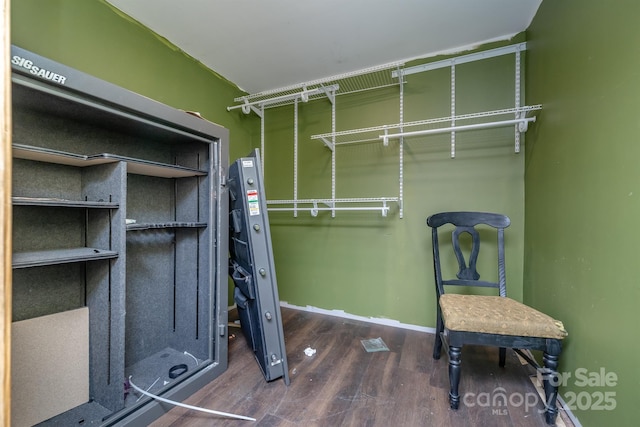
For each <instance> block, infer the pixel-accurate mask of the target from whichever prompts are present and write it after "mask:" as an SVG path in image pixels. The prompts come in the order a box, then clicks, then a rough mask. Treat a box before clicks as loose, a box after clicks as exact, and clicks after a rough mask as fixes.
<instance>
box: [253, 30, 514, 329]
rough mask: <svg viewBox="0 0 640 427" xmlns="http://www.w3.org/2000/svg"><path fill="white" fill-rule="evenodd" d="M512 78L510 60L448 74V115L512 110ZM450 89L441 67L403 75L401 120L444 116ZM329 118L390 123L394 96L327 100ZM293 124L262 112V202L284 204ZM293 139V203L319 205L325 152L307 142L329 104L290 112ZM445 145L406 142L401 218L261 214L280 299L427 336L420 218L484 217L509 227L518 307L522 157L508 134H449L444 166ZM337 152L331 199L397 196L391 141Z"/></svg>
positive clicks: (327, 188)
mask: <svg viewBox="0 0 640 427" xmlns="http://www.w3.org/2000/svg"><path fill="white" fill-rule="evenodd" d="M517 41H522V40H521V39H519V40H517ZM515 42H516V41H515V40H512V41H510V42H508V43H502V44H501V45H504V44H512V43H515ZM497 46H499V44H494V45H491V46H486V47H484V48H493V47H497ZM464 53H469V52H464ZM439 59H442V58H433V59H432V60H439ZM514 75H515V55H514V54H511V55H506V56H501V57H497V58H492V59H487V60H483V61H480V62H475V63H469V64H462V65H459V66H457V67H456V94H457V96H456V109H457V113H458V114H464V113H471V112H479V111H485V110H494V109H500V108H509V107H513V105H514V102H515V101H514V99H515V93H514V86H515V85H514ZM450 81H451V76H450V69H449V68H445V69H439V70H434V71H429V72H423V73H418V74H412V75H408V76H406V84H405V100H404V101H405V111H404V120H405V121H415V120H423V119H428V118H434V117H446V116H449V115H450V108H451V107H450V99H451V92H450ZM336 109H337V112H336V123H337V130H338V131H341V130H349V129H359V128H363V127H368V126H377V125H383V124H393V123H398V122H399V88H398V87H392V88H385V89H380V90H376V91H370V92H365V93H358V94H353V95H345V96H338V97H337V101H336ZM293 117H294V110H293V107H292V106H288V107H279V108H277V109H271V110H267V111H266V115H265V127H266V137H265V145H266V149H265V152H266V153H265V175H266V184H267V186H266V191H267V193H268V194H267V196H268V198H269V199H285V200H288V199H292V198H293V141H294V132H293ZM298 130H299V179H298V181H299V182H298V198H302V199H305V198H311V199H312V198H320V197H324V198H330V197H331V151H330V150H329V149H328V148H326V147H325V146H324V145H323V144H322V142H319V141H317V140H311V139H310V136H311V135H315V134H323V133H327V132H330V131H331V104H330V103H329V101H328V100H322V101H314V102H310V103H308V104H300V109H299V126H298ZM450 138H451V137H450V134H443V135H434V136H426V137H413V138H406V139H405V142H404V144H405V146H404V218H402V219H400V218H399V215H398V209H397V207H395V208H394V209H393V210H392V211H391V213H390V214H389V216H388V217H387V218H383V217H382V216H381V214H380V213H377V212H375V213H374V212H341V211H338V212H336V217H335V218H331V214H330V212H320V213H319V215H318V217H315V218H313V217H311V215H310V214H309V213H308V212H301V213H299V214H298V218H294V217H293V213H292V212H286V213H283V212H271V214H270V221H271V231H272V236H273V244H274V253H275V258H276V267H277V274H278V284H279V289H280V298H281V300H283V301H287V302H288V303H290V304H293V305H298V306H307V305H309V306H313V307H318V308H321V309H336V310H344V311H345V312H347V313H351V314H355V315H360V316H369V317H380V318H388V319H394V320H398V321H400V322H403V323H408V324H414V325H421V326H429V327H433V326H434V325H435V291H434V283H433V268H432V257H431V234H430V230H429V229H428V227H427V226H426V223H425V220H426V218H427V216H428V215H430V214H432V213H436V212H439V211H445V210H480V211H492V212H501V213H506V214H508V215H509V216H510V217H511V219H512V222H513V225H512V226H511V227H510V228H509V230H508V233H507V245H508V248H507V251H508V252H507V257H508V270H507V277H508V280H509V289H510V295H511V296H512V297H514V298H516V299H521V298H522V271H523V270H522V268H523V246H524V242H523V235H524V179H523V173H524V172H523V168H524V155H523V153H521V154H516V153H514V129H513V127H507V128H501V129H492V130H481V131H475V132H460V133H458V134H457V138H456V141H457V155H456V158H455V159H451V158H450V154H449V153H450V145H449V141H450ZM336 150H337V152H336V159H337V160H336V181H337V185H336V190H337V194H336V196H337V197H338V198H351V197H381V196H397V195H398V193H399V147H398V141H397V140H395V141H391V142H390V144H389V146H388V147H384V146H383V145H382V143H381V142H372V143H364V144H356V145H348V146H341V147H338V148H337V149H336ZM487 260H488V259H485V260H484V261H485V262H484V263H483V267H485V270H484V273H485V274H486V275H487V276H485V277H489V275H493V276H494V277H495V275H496V272H495V271H496V267H495V264H493V263H491V262H487ZM451 261H452V262H453V260H451ZM489 261H490V260H489ZM487 266H488V268H489V271H487V270H486V267H487ZM482 273H483V272H482V271H481V274H482Z"/></svg>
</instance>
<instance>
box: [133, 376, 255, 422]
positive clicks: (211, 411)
mask: <svg viewBox="0 0 640 427" xmlns="http://www.w3.org/2000/svg"><path fill="white" fill-rule="evenodd" d="M129 384H131V387H133V389H134V390H136V391H138V392H139V393H142V394H144V395H145V396H149V397H151V398H153V399H156V400H158V401H160V402H164V403H168V404H170V405H175V406H180V407H182V408H187V409H193V410H194V411H200V412H206V413H208V414H214V415H220V416H223V417H229V418H237V419H239V420H247V421H255V420H256V419H255V418H251V417H245V416H244V415H235V414H229V413H227V412H220V411H215V410H213V409H206V408H200V407H198V406H191V405H187V404H184V403H180V402H176V401H173V400H169V399H165V398H164V397H160V396H156V395H155V394H151V393H149V392H146V391H144V390H143V389H141V388H140V387H138V386H137V385H135V384H134V383H133V381H131V376H129Z"/></svg>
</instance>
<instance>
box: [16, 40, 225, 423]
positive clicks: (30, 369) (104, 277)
mask: <svg viewBox="0 0 640 427" xmlns="http://www.w3.org/2000/svg"><path fill="white" fill-rule="evenodd" d="M11 64H12V98H13V183H12V185H13V190H12V195H13V199H12V202H13V250H14V253H13V263H12V264H13V265H12V266H13V285H12V286H13V309H12V311H13V332H12V336H13V341H12V351H13V365H12V377H13V378H12V380H13V384H12V395H13V399H12V412H13V413H12V415H13V417H14V418H13V423H12V424H13V425H14V426H19V425H32V424H38V423H42V424H43V425H65V426H74V425H83V426H87V425H146V424H147V423H149V422H150V421H151V420H153V419H155V418H157V417H159V416H160V415H162V414H163V413H165V412H166V411H167V410H169V409H171V406H170V405H161V404H159V403H157V401H156V400H154V399H152V398H150V397H147V396H144V395H141V394H139V393H136V392H135V391H134V390H133V388H132V384H131V383H133V384H135V385H136V386H137V387H139V388H141V389H144V390H147V391H148V392H149V393H152V394H154V395H160V396H162V397H164V398H166V399H171V400H177V401H180V400H183V399H184V398H186V397H187V396H189V395H190V394H192V393H193V392H195V391H196V390H198V389H200V388H201V387H203V386H204V385H205V384H207V383H208V382H210V381H211V380H213V379H215V378H216V377H218V376H219V375H220V374H221V373H222V372H224V370H225V369H226V368H227V307H228V302H227V287H228V281H227V280H228V276H227V275H228V194H227V190H226V187H225V182H226V176H225V174H226V171H227V166H228V131H227V130H226V129H224V128H222V127H220V126H218V125H215V124H213V123H211V122H208V121H206V120H203V119H201V118H199V117H196V116H194V115H192V114H188V113H186V112H184V111H180V110H177V109H174V108H171V107H168V106H166V105H164V104H161V103H158V102H156V101H153V100H150V99H148V98H146V97H143V96H140V95H137V94H135V93H133V92H130V91H128V90H125V89H123V88H120V87H117V86H115V85H112V84H110V83H107V82H105V81H102V80H99V79H96V78H94V77H91V76H89V75H87V74H84V73H81V72H78V71H77V70H74V69H71V68H69V67H66V66H64V65H62V64H59V63H56V62H54V61H51V60H48V59H47V58H43V57H41V56H38V55H35V54H33V53H31V52H27V51H25V50H22V49H20V48H18V47H15V46H14V47H12V53H11ZM25 408H26V409H25ZM34 413H35V414H34ZM33 417H35V418H33ZM38 417H39V418H38Z"/></svg>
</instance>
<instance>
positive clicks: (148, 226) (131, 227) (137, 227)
mask: <svg viewBox="0 0 640 427" xmlns="http://www.w3.org/2000/svg"><path fill="white" fill-rule="evenodd" d="M206 227H207V223H206V222H155V223H140V224H127V231H142V230H153V229H166V228H206Z"/></svg>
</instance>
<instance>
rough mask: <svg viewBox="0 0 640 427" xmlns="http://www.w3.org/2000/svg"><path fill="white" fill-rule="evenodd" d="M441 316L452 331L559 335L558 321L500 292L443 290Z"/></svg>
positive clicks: (561, 334) (561, 327)
mask: <svg viewBox="0 0 640 427" xmlns="http://www.w3.org/2000/svg"><path fill="white" fill-rule="evenodd" d="M440 308H441V309H442V319H443V321H444V324H445V326H446V327H447V329H449V330H452V331H467V332H482V333H487V334H499V335H515V336H525V337H541V338H556V339H563V338H565V337H566V336H567V331H565V329H564V325H563V324H562V322H561V321H559V320H555V319H554V318H552V317H550V316H547V315H546V314H544V313H541V312H540V311H538V310H536V309H534V308H531V307H529V306H527V305H525V304H522V303H520V302H518V301H516V300H514V299H511V298H508V297H500V296H484V295H459V294H444V295H441V296H440Z"/></svg>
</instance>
